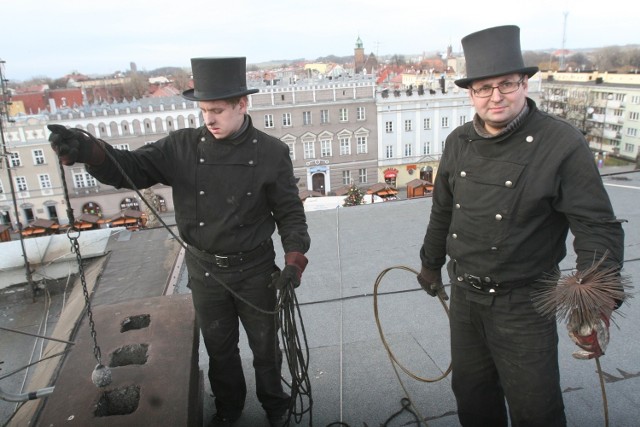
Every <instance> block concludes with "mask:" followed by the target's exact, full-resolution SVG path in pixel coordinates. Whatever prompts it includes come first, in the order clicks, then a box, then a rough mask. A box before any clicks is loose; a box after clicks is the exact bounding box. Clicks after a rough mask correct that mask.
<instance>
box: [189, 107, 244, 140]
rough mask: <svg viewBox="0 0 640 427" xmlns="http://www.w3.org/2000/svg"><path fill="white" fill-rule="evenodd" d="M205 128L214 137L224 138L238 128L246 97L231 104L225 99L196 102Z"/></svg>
mask: <svg viewBox="0 0 640 427" xmlns="http://www.w3.org/2000/svg"><path fill="white" fill-rule="evenodd" d="M198 105H199V106H200V111H201V112H202V117H203V118H204V123H205V124H206V125H207V129H208V130H209V132H211V135H213V137H214V138H216V139H224V138H227V137H229V136H230V135H232V134H233V133H234V132H235V131H237V130H238V129H240V127H241V126H242V123H243V122H244V115H245V113H246V112H247V98H245V97H243V98H241V99H240V101H239V102H238V104H236V105H232V104H230V103H228V102H227V101H226V100H224V99H223V100H219V101H200V102H199V103H198Z"/></svg>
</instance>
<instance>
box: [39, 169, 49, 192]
mask: <svg viewBox="0 0 640 427" xmlns="http://www.w3.org/2000/svg"><path fill="white" fill-rule="evenodd" d="M38 181H39V182H40V188H41V189H42V190H45V189H49V188H51V178H49V174H48V173H43V174H40V175H38Z"/></svg>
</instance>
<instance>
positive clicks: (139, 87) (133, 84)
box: [124, 72, 149, 99]
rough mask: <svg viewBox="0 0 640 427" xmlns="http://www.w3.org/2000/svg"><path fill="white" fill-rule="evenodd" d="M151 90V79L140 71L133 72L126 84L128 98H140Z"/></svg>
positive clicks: (125, 93) (125, 89)
mask: <svg viewBox="0 0 640 427" xmlns="http://www.w3.org/2000/svg"><path fill="white" fill-rule="evenodd" d="M148 90H149V79H148V78H147V77H146V76H145V75H143V74H141V73H138V72H133V73H131V75H130V76H129V81H128V82H127V83H125V84H124V95H125V97H126V98H128V99H132V98H136V99H140V98H142V97H143V96H144V95H146V94H147V92H148Z"/></svg>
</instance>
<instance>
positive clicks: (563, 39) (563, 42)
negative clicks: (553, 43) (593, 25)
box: [560, 12, 569, 70]
mask: <svg viewBox="0 0 640 427" xmlns="http://www.w3.org/2000/svg"><path fill="white" fill-rule="evenodd" d="M568 15H569V12H564V22H563V24H562V50H561V51H560V70H564V69H565V65H564V56H565V53H566V51H565V44H566V42H567V16H568Z"/></svg>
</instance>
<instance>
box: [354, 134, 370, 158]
mask: <svg viewBox="0 0 640 427" xmlns="http://www.w3.org/2000/svg"><path fill="white" fill-rule="evenodd" d="M356 146H357V148H356V149H357V152H358V154H367V151H368V147H367V137H366V136H357V137H356Z"/></svg>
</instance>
